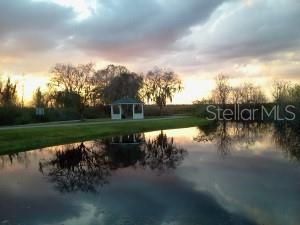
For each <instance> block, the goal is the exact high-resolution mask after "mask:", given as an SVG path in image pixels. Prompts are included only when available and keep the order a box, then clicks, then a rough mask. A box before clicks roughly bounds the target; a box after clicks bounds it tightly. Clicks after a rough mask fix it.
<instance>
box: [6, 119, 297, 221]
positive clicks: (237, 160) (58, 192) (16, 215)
mask: <svg viewBox="0 0 300 225" xmlns="http://www.w3.org/2000/svg"><path fill="white" fill-rule="evenodd" d="M239 126H241V125H239ZM272 129H273V128H272V127H270V126H266V127H257V126H252V127H249V126H244V127H243V126H241V127H236V126H235V125H233V124H231V125H229V126H227V128H226V130H227V131H228V132H225V134H224V133H222V132H220V131H224V129H223V128H222V127H218V128H211V129H206V130H205V129H204V130H203V129H202V130H201V129H198V128H196V127H194V128H188V129H177V130H167V131H163V132H161V131H157V132H149V133H145V134H139V135H138V136H137V139H136V140H137V142H138V144H134V145H133V144H130V145H129V144H128V143H127V144H126V147H125V148H124V145H123V144H112V143H111V141H112V140H111V139H109V140H106V141H104V140H102V141H96V142H87V143H84V146H85V147H84V149H85V150H84V151H83V150H82V148H80V146H81V143H78V144H74V145H68V146H67V147H66V146H65V147H64V146H59V147H53V148H52V149H51V151H49V148H48V149H47V150H46V149H45V150H36V151H29V152H25V153H19V154H18V155H15V156H7V155H6V156H1V157H0V177H1V180H0V199H1V202H0V209H1V210H0V222H4V223H8V224H33V225H35V224H49V225H54V224H65V225H68V224H78V225H79V224H99V223H101V224H120V225H121V224H122V225H123V224H155V225H156V224H164V225H166V224H176V225H177V224H183V225H189V224H199V223H200V222H201V224H271V225H277V224H278V225H279V224H287V225H296V224H297V223H298V221H300V216H299V215H298V212H299V209H300V196H299V192H300V179H299V178H300V168H299V167H300V166H299V162H297V161H291V160H290V159H288V158H287V155H286V154H284V151H283V149H280V147H279V146H277V145H276V143H275V142H274V140H273V137H274V136H273V133H272V132H273V131H272ZM237 131H239V132H237ZM199 137H202V139H201V138H200V139H199ZM127 138H128V139H127V140H130V137H129V136H127ZM228 139H229V140H230V141H228ZM116 140H118V138H116V139H115V141H116ZM122 140H124V137H123V139H122ZM224 140H225V141H224ZM224 143H230V146H229V147H228V146H226V149H229V150H230V151H229V152H226V154H223V153H224V152H222V151H220V149H218V148H219V147H220V146H221V147H224ZM68 149H69V150H68ZM134 149H135V150H134ZM149 150H151V151H149ZM68 151H69V153H66V152H68ZM76 151H77V153H76V154H77V155H75V156H76V157H75V156H74V155H73V154H74V152H76ZM83 153H84V154H83ZM183 153H184V154H183ZM74 157H75V158H74ZM84 157H85V158H84ZM71 159H72V160H71ZM78 159H79V160H78ZM87 160H92V162H93V163H90V164H87ZM175 162H176V163H175ZM100 163H101V169H103V168H104V167H105V169H107V170H108V172H109V175H108V176H107V177H105V179H106V182H105V183H103V185H102V186H101V185H100V186H101V187H100V186H99V183H97V182H96V183H93V182H92V183H90V184H91V185H95V187H96V188H95V190H96V192H94V191H91V190H92V189H88V188H86V187H87V186H86V185H84V184H83V185H84V186H83V187H85V188H83V189H81V188H80V187H81V186H78V185H77V186H76V185H75V186H72V185H74V184H78V182H79V181H82V178H83V177H85V179H89V178H93V177H94V176H96V175H97V176H98V174H99V171H100V167H99V164H100ZM41 164H43V165H44V167H43V171H41ZM79 165H81V169H83V170H79V168H80V167H79ZM87 165H89V166H93V167H92V168H93V169H88V168H90V167H87ZM57 169H58V170H57ZM53 170H55V171H56V173H55V175H53V173H51V171H52V172H53ZM79 172H81V173H82V176H79V175H78V174H79ZM62 176H64V179H66V181H67V182H66V183H64V182H62ZM53 177H56V178H57V177H60V179H53ZM77 178H78V179H81V180H78V179H77ZM98 178H99V177H98ZM76 179H77V180H76ZM92 181H93V180H92ZM58 182H60V183H58ZM76 182H77V183H76ZM79 184H80V183H79ZM58 185H62V186H58ZM64 185H67V186H68V189H63V187H64ZM58 187H59V188H58ZM70 187H76V188H70Z"/></svg>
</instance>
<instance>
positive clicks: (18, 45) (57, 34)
mask: <svg viewBox="0 0 300 225" xmlns="http://www.w3.org/2000/svg"><path fill="white" fill-rule="evenodd" d="M0 9H1V13H0V41H1V42H0V49H1V52H2V55H3V54H6V55H22V54H23V53H28V52H35V51H45V50H49V49H51V48H53V47H55V46H56V45H57V43H58V42H59V40H60V39H63V38H65V36H67V35H68V30H69V28H70V27H69V26H70V24H71V21H72V19H73V18H74V17H75V14H74V13H73V12H72V10H71V9H68V8H63V7H60V6H58V5H56V4H53V3H52V4H51V3H46V2H32V1H24V0H16V1H0Z"/></svg>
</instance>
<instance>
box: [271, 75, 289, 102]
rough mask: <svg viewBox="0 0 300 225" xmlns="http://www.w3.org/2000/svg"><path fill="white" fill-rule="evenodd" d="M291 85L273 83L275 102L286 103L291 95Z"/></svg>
mask: <svg viewBox="0 0 300 225" xmlns="http://www.w3.org/2000/svg"><path fill="white" fill-rule="evenodd" d="M290 87H291V84H290V83H289V82H287V81H283V80H280V81H275V82H274V83H273V92H272V95H273V98H274V101H275V102H277V103H280V102H285V101H286V100H287V98H288V95H289V90H290Z"/></svg>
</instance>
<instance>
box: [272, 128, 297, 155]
mask: <svg viewBox="0 0 300 225" xmlns="http://www.w3.org/2000/svg"><path fill="white" fill-rule="evenodd" d="M299 134H300V129H299V128H298V127H296V126H288V125H286V124H285V125H280V124H275V125H274V132H273V140H274V142H275V143H276V144H277V146H279V147H280V148H281V149H282V150H283V151H284V153H285V154H286V156H287V157H288V158H289V159H291V160H296V161H300V135H299Z"/></svg>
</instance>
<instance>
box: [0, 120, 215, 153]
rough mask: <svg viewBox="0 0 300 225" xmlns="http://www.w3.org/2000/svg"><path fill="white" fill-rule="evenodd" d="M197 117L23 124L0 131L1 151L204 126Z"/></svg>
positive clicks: (12, 151) (206, 122)
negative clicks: (37, 124) (25, 125)
mask: <svg viewBox="0 0 300 225" xmlns="http://www.w3.org/2000/svg"><path fill="white" fill-rule="evenodd" d="M208 123H210V121H207V120H205V119H199V118H196V117H184V118H160V119H146V120H140V121H137V120H131V121H118V122H115V121H114V122H111V123H110V122H106V123H105V122H103V123H95V124H93V123H91V122H86V123H74V124H71V125H70V124H61V125H60V126H55V127H53V126H52V127H51V126H48V127H47V126H45V127H30V126H29V127H25V128H14V129H7V130H0V154H7V153H15V152H20V151H26V150H30V149H37V148H42V147H48V146H52V145H58V144H67V143H72V142H78V141H87V140H91V139H96V138H101V137H107V136H112V135H120V134H127V133H135V132H144V131H154V130H159V129H175V128H185V127H192V126H201V125H207V124H208Z"/></svg>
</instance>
